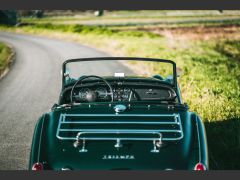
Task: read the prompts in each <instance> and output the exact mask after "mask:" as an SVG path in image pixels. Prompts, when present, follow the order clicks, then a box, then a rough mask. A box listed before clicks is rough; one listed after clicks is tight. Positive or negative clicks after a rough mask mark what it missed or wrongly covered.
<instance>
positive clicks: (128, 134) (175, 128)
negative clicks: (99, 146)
mask: <svg viewBox="0 0 240 180" xmlns="http://www.w3.org/2000/svg"><path fill="white" fill-rule="evenodd" d="M96 117H101V119H103V117H105V120H104V121H103V120H99V121H96V120H91V118H94V119H96ZM133 118H134V119H135V120H131V119H133ZM129 119H130V120H129ZM136 119H137V120H136ZM96 125H97V126H96ZM91 126H92V127H91ZM108 126H111V127H108ZM94 127H95V128H94ZM126 127H127V128H126ZM56 137H57V138H58V139H60V140H74V141H75V142H74V146H75V147H78V146H79V145H80V144H82V149H81V150H80V151H79V152H87V149H86V148H85V141H87V140H91V141H93V140H96V141H99V140H114V141H116V144H115V146H114V147H116V148H120V147H122V144H121V141H123V140H124V141H152V142H153V149H152V150H151V152H159V149H158V148H160V147H161V146H162V144H163V142H164V141H177V140H181V139H182V138H183V130H182V123H181V118H180V115H179V114H61V115H60V118H59V123H58V128H57V133H56ZM80 141H82V143H81V142H80Z"/></svg>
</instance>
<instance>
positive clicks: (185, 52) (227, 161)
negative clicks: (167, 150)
mask: <svg viewBox="0 0 240 180" xmlns="http://www.w3.org/2000/svg"><path fill="white" fill-rule="evenodd" d="M121 13H122V14H123V15H125V14H124V13H125V12H121ZM123 15H122V16H123ZM122 16H121V17H122ZM212 16H213V18H215V16H214V15H209V17H211V18H212ZM219 16H222V15H219ZM229 16H230V15H229ZM232 16H237V15H236V14H234V15H232ZM238 16H239V15H238ZM159 17H160V15H159ZM239 17H240V16H239ZM58 18H59V17H58ZM118 18H119V17H118ZM169 18H170V17H169ZM174 18H176V17H174ZM194 18H196V17H195V16H194ZM49 19H51V18H50V17H47V18H46V19H45V21H48V20H49ZM63 19H64V18H63ZM112 19H114V18H112ZM112 19H111V20H112ZM179 19H180V20H185V18H183V17H182V16H181V18H180V17H179ZM206 19H208V18H206ZM25 21H27V22H28V23H30V22H31V23H33V24H31V25H27V26H21V27H17V28H8V27H0V29H2V30H11V31H16V32H21V33H32V34H39V35H45V36H50V37H53V38H61V39H67V40H71V41H76V42H80V43H83V44H86V45H89V46H93V47H97V48H99V49H101V50H103V51H106V52H108V53H110V54H112V55H115V56H137V57H152V58H165V59H171V60H173V61H175V62H176V63H177V66H178V67H179V68H180V69H181V70H182V74H181V76H180V78H179V83H180V86H181V91H182V94H183V100H184V101H185V102H187V103H188V104H189V106H190V110H192V111H195V112H197V113H198V114H199V115H200V116H201V117H202V119H203V120H204V122H205V125H206V130H207V135H208V144H209V153H210V168H212V169H240V163H239V159H240V153H239V152H240V35H239V34H240V33H239V32H240V26H239V23H238V22H233V21H232V20H227V21H220V22H219V23H217V22H216V23H215V24H214V26H213V25H209V24H202V23H200V24H198V23H197V22H195V24H194V26H192V25H191V26H189V23H188V22H185V23H180V24H181V25H179V22H175V23H173V26H174V28H172V27H171V28H170V27H168V26H159V25H156V26H151V27H150V26H142V27H141V26H140V27H141V28H139V26H138V28H137V29H136V28H135V29H131V28H129V27H127V26H126V28H125V29H121V28H115V29H113V28H111V27H108V26H104V27H102V26H95V25H91V26H86V25H78V24H72V23H70V24H71V25H66V18H65V19H64V23H63V24H61V23H60V24H52V23H49V22H48V23H45V22H44V19H42V20H41V21H42V22H44V23H37V24H34V23H35V21H36V20H35V19H32V20H31V19H28V20H25ZM69 21H70V20H69ZM71 21H72V19H71ZM86 21H87V20H86ZM90 21H92V18H90ZM230 22H231V23H230ZM146 67H147V68H148V67H149V65H148V64H146ZM154 71H155V73H159V71H158V69H155V70H154Z"/></svg>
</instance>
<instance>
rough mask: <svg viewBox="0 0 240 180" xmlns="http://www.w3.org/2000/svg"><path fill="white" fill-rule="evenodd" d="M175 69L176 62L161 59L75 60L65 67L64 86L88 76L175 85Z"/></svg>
mask: <svg viewBox="0 0 240 180" xmlns="http://www.w3.org/2000/svg"><path fill="white" fill-rule="evenodd" d="M175 69H176V66H175V63H174V62H172V61H169V60H160V59H147V58H120V57H117V58H116V57H107V58H85V59H74V60H68V61H66V62H65V63H64V65H63V85H64V86H65V85H68V84H69V83H72V82H74V81H76V80H77V79H78V78H79V77H81V76H88V75H96V76H101V77H121V78H127V77H132V78H133V77H134V78H138V77H146V78H155V79H158V80H162V81H166V82H169V83H170V84H172V85H174V83H175V78H176V72H175V71H176V70H175Z"/></svg>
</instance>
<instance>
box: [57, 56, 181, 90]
mask: <svg viewBox="0 0 240 180" xmlns="http://www.w3.org/2000/svg"><path fill="white" fill-rule="evenodd" d="M105 60H108V61H111V60H122V61H127V60H135V61H154V62H163V63H169V64H171V65H172V66H173V84H172V87H173V88H177V71H176V63H175V62H174V61H172V60H167V59H157V58H139V57H93V58H77V59H68V60H66V61H65V62H64V63H63V64H62V90H63V89H64V87H65V85H66V84H65V77H66V74H65V72H66V65H67V64H68V63H72V62H81V61H105Z"/></svg>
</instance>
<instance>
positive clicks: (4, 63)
mask: <svg viewBox="0 0 240 180" xmlns="http://www.w3.org/2000/svg"><path fill="white" fill-rule="evenodd" d="M11 54H12V51H11V49H10V48H9V47H8V46H7V45H6V44H4V43H2V42H0V75H1V74H2V73H3V71H4V70H5V69H6V68H7V67H8V65H9V57H10V55H11Z"/></svg>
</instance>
